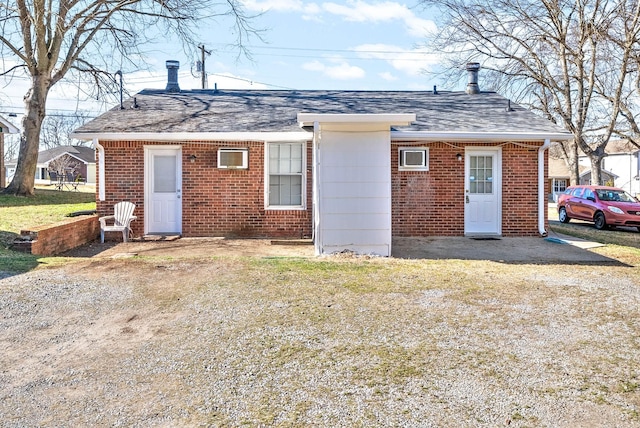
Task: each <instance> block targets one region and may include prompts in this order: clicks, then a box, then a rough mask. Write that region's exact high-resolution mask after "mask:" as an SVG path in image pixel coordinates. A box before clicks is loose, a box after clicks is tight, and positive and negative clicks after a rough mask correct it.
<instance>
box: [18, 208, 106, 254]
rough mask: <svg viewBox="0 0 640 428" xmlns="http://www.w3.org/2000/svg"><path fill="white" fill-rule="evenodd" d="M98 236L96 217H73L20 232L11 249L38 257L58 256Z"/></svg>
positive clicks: (98, 226)
mask: <svg viewBox="0 0 640 428" xmlns="http://www.w3.org/2000/svg"><path fill="white" fill-rule="evenodd" d="M98 236H100V222H99V221H98V216H97V215H91V216H81V217H75V218H71V219H68V220H62V221H59V222H57V223H52V224H46V225H42V226H36V227H32V228H30V229H26V230H21V231H20V238H18V239H16V241H15V242H14V244H13V248H14V249H16V250H19V251H25V252H28V253H31V254H36V255H40V256H51V255H54V254H59V253H62V252H65V251H67V250H71V249H72V248H76V247H79V246H80V245H83V244H86V243H87V242H91V241H93V240H94V239H96V238H97V237H98Z"/></svg>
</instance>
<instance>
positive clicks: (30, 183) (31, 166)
mask: <svg viewBox="0 0 640 428" xmlns="http://www.w3.org/2000/svg"><path fill="white" fill-rule="evenodd" d="M49 80H50V79H49V78H48V77H47V76H32V78H31V88H30V89H29V91H27V94H26V95H25V96H24V104H25V115H24V117H23V118H22V135H21V137H20V152H19V154H18V164H17V165H16V172H15V175H14V176H13V180H12V181H11V184H9V186H8V187H7V188H6V189H5V191H4V193H7V194H13V195H17V196H32V195H33V192H34V183H35V175H36V169H37V166H38V152H39V150H40V128H41V127H42V121H43V120H44V117H45V115H46V104H47V95H48V93H49V88H50V85H49Z"/></svg>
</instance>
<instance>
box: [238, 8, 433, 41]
mask: <svg viewBox="0 0 640 428" xmlns="http://www.w3.org/2000/svg"><path fill="white" fill-rule="evenodd" d="M243 5H244V7H245V8H246V9H247V10H250V11H256V12H266V11H277V12H301V13H302V14H303V19H305V20H321V19H322V18H321V14H322V13H323V12H324V13H327V14H330V15H334V16H339V17H342V18H343V19H344V20H345V21H348V22H362V23H367V22H369V23H384V22H394V21H400V22H401V23H402V25H403V27H404V28H406V31H407V32H408V33H409V34H410V35H412V36H414V37H426V36H427V35H428V34H429V33H431V32H433V31H435V30H436V25H435V23H434V22H433V21H431V20H428V19H422V18H419V17H418V16H416V15H415V14H414V13H413V11H412V10H411V9H409V8H408V7H407V6H406V5H404V4H401V3H396V2H393V1H382V2H366V1H363V0H351V1H347V2H345V3H335V2H325V3H320V4H318V3H314V2H311V3H304V2H303V1H301V0H263V1H260V0H244V1H243Z"/></svg>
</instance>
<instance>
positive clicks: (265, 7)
mask: <svg viewBox="0 0 640 428" xmlns="http://www.w3.org/2000/svg"><path fill="white" fill-rule="evenodd" d="M242 5H243V6H244V7H245V8H246V9H247V10H250V11H256V12H267V11H277V12H303V13H305V14H315V13H318V12H319V11H320V7H318V5H317V4H316V3H306V4H305V3H304V2H302V1H300V0H264V1H260V0H244V1H242Z"/></svg>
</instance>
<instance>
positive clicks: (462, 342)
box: [0, 238, 640, 428]
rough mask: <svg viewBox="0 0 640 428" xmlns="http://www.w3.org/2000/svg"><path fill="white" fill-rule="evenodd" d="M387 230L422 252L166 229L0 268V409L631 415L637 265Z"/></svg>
mask: <svg viewBox="0 0 640 428" xmlns="http://www.w3.org/2000/svg"><path fill="white" fill-rule="evenodd" d="M446 244H449V245H448V246H447V245H446ZM394 248H395V251H400V250H403V251H404V252H403V253H402V254H404V256H405V257H406V258H407V259H409V258H410V257H409V256H411V255H412V256H415V257H417V256H421V258H426V257H432V258H433V260H426V261H424V260H405V259H400V258H399V257H395V258H390V259H382V258H367V257H366V256H365V257H354V256H350V255H349V254H344V255H338V256H336V257H334V258H329V259H328V261H327V262H324V261H323V260H322V259H318V258H314V256H313V248H312V246H310V245H308V244H307V245H273V244H272V243H271V241H261V240H191V239H180V240H176V241H170V242H132V243H127V244H113V243H107V244H91V245H90V246H88V247H87V248H85V249H84V251H85V253H84V256H82V257H86V259H81V260H74V261H73V262H70V263H67V264H65V265H61V266H52V267H50V268H47V267H44V268H41V269H35V270H33V271H31V272H28V273H25V274H21V275H14V276H10V277H7V278H4V279H0V346H1V347H2V348H3V350H4V351H3V352H2V353H0V426H2V427H25V426H41V427H56V426H74V425H75V426H92V427H93V426H96V427H102V426H104V427H117V426H131V427H192V426H193V427H204V426H207V427H209V426H216V427H217V426H221V427H223V426H255V427H263V426H290V427H294V426H332V427H352V426H372V427H377V426H380V427H383V426H456V427H470V428H471V427H473V428H476V427H487V428H489V427H491V428H495V427H499V426H510V427H522V428H524V427H532V426H553V427H575V426H585V427H586V426H601V427H605V426H617V427H640V416H639V415H640V374H639V373H638V369H637V368H638V367H640V351H639V346H640V345H639V344H638V340H637V338H638V337H639V335H640V325H639V324H638V320H640V314H639V313H638V311H639V309H638V308H640V293H639V291H638V285H637V284H638V269H637V268H630V267H626V266H620V265H615V264H613V263H611V262H610V261H608V260H606V259H605V260H600V261H594V262H592V264H593V265H592V264H589V265H584V264H582V263H573V262H571V261H567V260H568V259H566V258H565V259H564V260H562V259H558V260H551V258H552V257H553V256H555V255H558V254H560V253H563V254H565V257H574V256H575V254H577V255H580V256H581V257H582V259H583V260H584V258H585V257H587V256H588V254H590V252H589V251H588V250H584V249H580V248H577V247H576V246H574V245H571V244H558V243H554V242H552V241H546V240H544V239H537V238H531V239H526V240H510V239H502V240H496V241H475V240H465V239H455V240H440V239H438V240H424V241H423V240H418V241H415V240H402V241H400V242H396V243H395V245H394ZM489 250H491V251H492V253H491V254H492V256H491V257H492V258H494V259H497V260H496V262H492V261H489V260H481V261H477V260H474V259H473V257H476V258H478V257H480V256H481V253H482V252H483V251H484V252H485V253H486V252H487V251H489ZM411 251H413V253H411ZM454 252H457V253H456V254H454ZM534 253H539V256H538V258H537V260H543V259H544V260H547V261H546V262H544V265H542V266H541V265H538V264H534V263H523V262H520V261H518V260H517V259H518V258H523V257H527V256H528V255H530V254H534ZM133 254H138V255H140V256H145V258H140V257H138V258H132V257H131V256H132V255H133ZM396 254H398V253H396ZM224 255H227V256H229V255H231V256H238V257H237V258H236V257H225V256H224ZM253 255H258V256H259V257H253ZM452 255H453V256H455V257H452V258H451V259H446V260H437V259H438V258H443V257H444V256H452ZM505 255H510V257H511V259H510V260H512V261H513V263H508V262H501V261H504V260H502V259H500V257H504V256H505ZM245 256H251V257H245ZM78 257H80V256H78ZM465 257H467V258H469V259H470V260H465V259H464V258H465ZM307 258H313V260H312V261H311V262H309V261H308V260H307ZM334 261H335V262H334Z"/></svg>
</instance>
